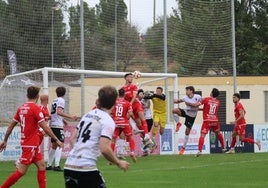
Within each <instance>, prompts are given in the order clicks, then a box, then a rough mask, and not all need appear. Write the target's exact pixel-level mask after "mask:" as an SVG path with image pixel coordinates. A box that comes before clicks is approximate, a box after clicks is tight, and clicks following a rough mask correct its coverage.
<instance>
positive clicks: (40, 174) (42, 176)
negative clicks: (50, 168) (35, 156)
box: [37, 170, 47, 188]
mask: <svg viewBox="0 0 268 188" xmlns="http://www.w3.org/2000/svg"><path fill="white" fill-rule="evenodd" d="M37 180H38V185H39V188H46V181H47V179H46V171H45V170H38V171H37Z"/></svg>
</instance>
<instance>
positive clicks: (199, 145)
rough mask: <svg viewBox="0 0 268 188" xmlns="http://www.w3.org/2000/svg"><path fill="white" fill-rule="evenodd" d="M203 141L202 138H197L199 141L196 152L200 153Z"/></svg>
mask: <svg viewBox="0 0 268 188" xmlns="http://www.w3.org/2000/svg"><path fill="white" fill-rule="evenodd" d="M204 140H205V138H204V137H200V138H199V141H198V151H202V147H203V145H204Z"/></svg>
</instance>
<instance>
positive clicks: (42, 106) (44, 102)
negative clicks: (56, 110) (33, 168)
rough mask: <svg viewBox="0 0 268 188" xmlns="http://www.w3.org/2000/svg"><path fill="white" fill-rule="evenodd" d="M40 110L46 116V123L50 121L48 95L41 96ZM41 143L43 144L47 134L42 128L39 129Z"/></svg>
mask: <svg viewBox="0 0 268 188" xmlns="http://www.w3.org/2000/svg"><path fill="white" fill-rule="evenodd" d="M40 103H41V104H40V106H39V107H40V109H41V111H42V113H43V115H44V119H45V121H46V122H48V120H49V119H50V113H49V110H48V108H47V105H48V95H45V94H44V95H41V96H40ZM38 134H39V141H40V144H41V143H42V141H43V138H44V135H45V132H44V130H43V129H42V128H39V132H38ZM40 144H39V145H40Z"/></svg>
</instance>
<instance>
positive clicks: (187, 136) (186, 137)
mask: <svg viewBox="0 0 268 188" xmlns="http://www.w3.org/2000/svg"><path fill="white" fill-rule="evenodd" d="M188 140H189V135H185V137H184V142H183V147H184V148H186V145H187V142H188Z"/></svg>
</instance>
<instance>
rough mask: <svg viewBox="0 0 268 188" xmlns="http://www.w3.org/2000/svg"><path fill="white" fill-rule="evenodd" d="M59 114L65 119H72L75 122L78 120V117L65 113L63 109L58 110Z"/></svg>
mask: <svg viewBox="0 0 268 188" xmlns="http://www.w3.org/2000/svg"><path fill="white" fill-rule="evenodd" d="M57 114H58V115H60V116H62V117H65V118H69V119H72V120H74V121H75V120H77V119H78V117H77V116H76V115H72V114H67V113H65V112H64V111H63V109H62V108H57Z"/></svg>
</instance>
